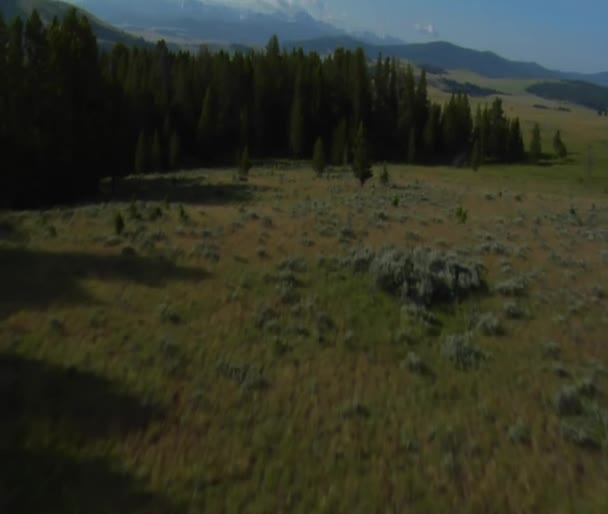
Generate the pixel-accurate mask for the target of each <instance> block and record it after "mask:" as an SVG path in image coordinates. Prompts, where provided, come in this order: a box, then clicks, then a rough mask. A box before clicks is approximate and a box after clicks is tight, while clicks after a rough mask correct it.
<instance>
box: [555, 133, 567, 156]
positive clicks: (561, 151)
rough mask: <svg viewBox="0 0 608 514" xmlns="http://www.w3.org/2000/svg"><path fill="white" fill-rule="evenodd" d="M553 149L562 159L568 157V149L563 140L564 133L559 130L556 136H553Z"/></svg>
mask: <svg viewBox="0 0 608 514" xmlns="http://www.w3.org/2000/svg"><path fill="white" fill-rule="evenodd" d="M553 151H554V152H555V155H557V156H558V157H559V158H560V159H565V158H566V157H568V149H567V148H566V145H565V144H564V142H563V141H562V135H561V132H560V131H559V130H558V131H557V132H556V133H555V136H553Z"/></svg>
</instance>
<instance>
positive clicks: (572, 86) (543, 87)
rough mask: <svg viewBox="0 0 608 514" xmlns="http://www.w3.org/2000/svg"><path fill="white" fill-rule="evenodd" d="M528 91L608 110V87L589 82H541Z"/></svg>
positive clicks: (600, 109) (546, 97) (551, 98)
mask: <svg viewBox="0 0 608 514" xmlns="http://www.w3.org/2000/svg"><path fill="white" fill-rule="evenodd" d="M526 91H528V93H532V94H533V95H536V96H540V97H541V98H545V99H547V100H557V101H562V102H570V103H573V104H578V105H582V106H583V107H588V108H589V109H594V110H596V111H600V112H605V111H608V87H602V86H598V85H596V84H590V83H589V82H582V81H575V80H571V81H570V80H568V81H559V82H541V83H538V84H533V85H531V86H529V87H528V88H527V89H526Z"/></svg>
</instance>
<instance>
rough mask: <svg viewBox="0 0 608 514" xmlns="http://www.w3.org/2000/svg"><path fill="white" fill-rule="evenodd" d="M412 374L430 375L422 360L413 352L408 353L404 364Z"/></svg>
mask: <svg viewBox="0 0 608 514" xmlns="http://www.w3.org/2000/svg"><path fill="white" fill-rule="evenodd" d="M404 364H405V365H406V366H407V369H409V370H410V371H411V372H412V373H418V374H420V375H428V374H430V369H429V367H428V366H427V365H426V363H425V362H424V361H423V360H422V358H421V357H420V356H419V355H418V354H417V353H415V352H409V353H408V354H407V358H406V360H405V363H404Z"/></svg>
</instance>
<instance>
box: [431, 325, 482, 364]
mask: <svg viewBox="0 0 608 514" xmlns="http://www.w3.org/2000/svg"><path fill="white" fill-rule="evenodd" d="M441 350H442V355H443V356H444V357H446V358H447V359H448V360H449V361H450V362H452V363H453V364H454V366H455V367H456V368H457V369H460V370H463V371H468V370H471V369H476V368H479V366H480V365H481V363H482V362H483V361H484V360H486V358H487V356H486V355H485V353H484V352H482V351H481V350H480V349H479V348H478V347H477V346H476V345H475V344H474V343H473V342H472V337H471V334H470V333H466V334H462V335H451V336H448V337H447V338H446V340H445V341H444V343H443V346H442V349H441Z"/></svg>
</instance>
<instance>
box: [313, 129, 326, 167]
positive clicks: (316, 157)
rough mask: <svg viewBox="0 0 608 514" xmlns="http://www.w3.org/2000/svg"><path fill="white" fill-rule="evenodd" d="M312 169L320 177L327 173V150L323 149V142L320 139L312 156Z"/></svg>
mask: <svg viewBox="0 0 608 514" xmlns="http://www.w3.org/2000/svg"><path fill="white" fill-rule="evenodd" d="M312 169H313V170H314V171H315V173H316V174H317V176H319V177H320V176H321V175H323V173H324V172H325V150H324V148H323V140H322V139H321V138H320V137H319V138H318V139H317V142H316V143H315V148H314V152H313V155H312Z"/></svg>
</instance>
